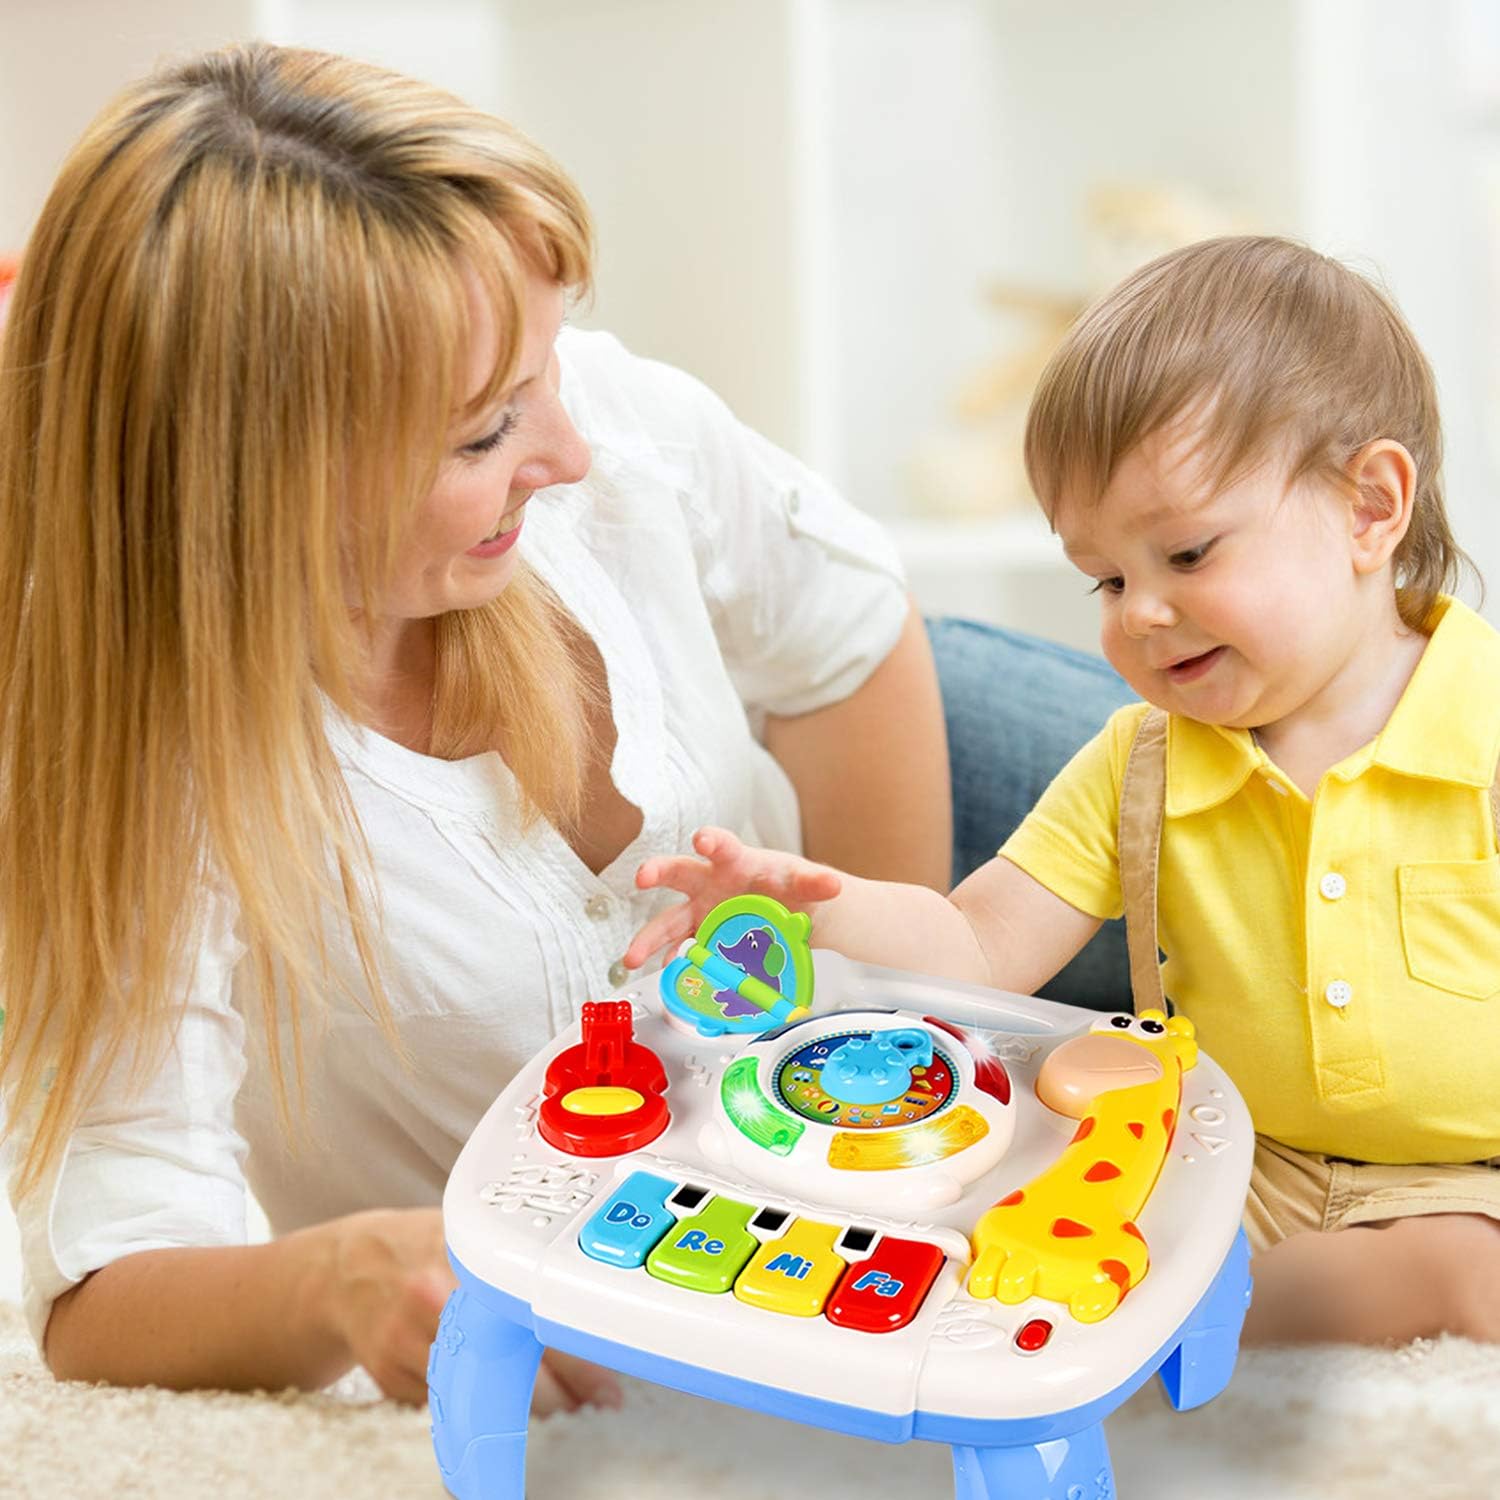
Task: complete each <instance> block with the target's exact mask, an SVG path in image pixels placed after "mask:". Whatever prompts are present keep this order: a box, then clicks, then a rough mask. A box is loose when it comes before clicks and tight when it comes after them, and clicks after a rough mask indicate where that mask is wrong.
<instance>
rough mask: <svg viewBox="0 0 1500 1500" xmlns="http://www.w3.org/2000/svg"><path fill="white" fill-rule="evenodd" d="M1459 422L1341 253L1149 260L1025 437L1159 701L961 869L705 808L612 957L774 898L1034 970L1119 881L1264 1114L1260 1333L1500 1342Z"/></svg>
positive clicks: (1483, 885)
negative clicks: (762, 829)
mask: <svg viewBox="0 0 1500 1500" xmlns="http://www.w3.org/2000/svg"><path fill="white" fill-rule="evenodd" d="M1441 448H1442V439H1441V431H1440V426H1439V422H1438V415H1437V402H1436V395H1435V390H1434V385H1433V379H1432V373H1431V370H1430V369H1429V367H1428V364H1427V361H1426V359H1425V358H1424V357H1423V355H1422V352H1421V350H1420V349H1419V348H1418V346H1417V344H1416V342H1415V340H1414V339H1413V337H1412V335H1411V332H1410V330H1409V329H1408V328H1407V327H1406V325H1405V323H1404V322H1403V321H1402V319H1401V316H1400V314H1399V313H1398V312H1397V311H1396V309H1395V307H1394V306H1393V305H1392V304H1391V303H1390V301H1389V300H1388V299H1387V298H1386V297H1385V296H1384V295H1383V294H1382V293H1381V292H1380V291H1379V290H1377V289H1376V288H1375V287H1374V286H1372V285H1371V284H1370V283H1369V282H1367V281H1366V280H1364V279H1363V278H1361V277H1360V276H1358V275H1356V274H1355V273H1354V272H1352V271H1350V270H1349V269H1347V268H1346V267H1344V266H1342V265H1340V264H1338V263H1337V262H1335V261H1331V260H1329V259H1326V258H1325V257H1323V256H1321V255H1317V254H1315V253H1313V252H1312V251H1310V250H1308V249H1306V248H1304V247H1302V246H1300V245H1296V244H1292V243H1290V242H1287V241H1285V240H1279V239H1269V238H1231V239H1220V240H1211V241H1207V242H1205V243H1202V244H1198V245H1193V246H1190V247H1189V248H1187V249H1185V250H1181V251H1178V252H1175V253H1173V254H1171V255H1167V256H1164V257H1162V258H1161V259H1159V260H1157V261H1155V262H1153V263H1152V264H1150V265H1148V266H1146V267H1145V268H1144V269H1142V270H1140V271H1138V272H1136V273H1135V274H1134V275H1132V276H1131V277H1129V278H1128V279H1127V280H1126V281H1125V282H1124V283H1122V284H1121V285H1120V286H1119V287H1117V288H1116V289H1115V290H1114V291H1113V292H1111V293H1110V294H1109V295H1108V296H1106V297H1105V298H1104V299H1103V300H1102V301H1100V302H1099V303H1098V304H1096V305H1095V306H1094V307H1093V308H1092V309H1091V310H1090V311H1088V312H1087V313H1086V314H1085V315H1084V316H1083V317H1082V319H1081V320H1080V321H1079V322H1078V323H1077V325H1076V326H1075V327H1074V328H1073V329H1072V331H1071V332H1070V334H1069V335H1068V337H1067V340H1066V341H1065V343H1064V344H1063V346H1062V348H1061V349H1059V351H1058V352H1057V354H1056V355H1055V356H1054V358H1053V359H1052V362H1051V364H1050V365H1049V366H1048V368H1047V370H1046V372H1045V374H1044V375H1043V377H1042V380H1041V384H1040V386H1039V388H1038V391H1037V394H1036V397H1035V399H1034V401H1033V403H1032V408H1031V413H1030V416H1029V419H1028V424H1027V432H1026V462H1027V467H1028V470H1029V473H1030V476H1031V480H1032V484H1033V486H1034V488H1035V490H1036V493H1037V495H1038V496H1039V497H1040V500H1041V504H1042V507H1043V509H1044V511H1045V512H1046V514H1047V517H1048V520H1049V521H1050V522H1051V524H1052V527H1053V529H1054V530H1055V531H1056V533H1057V534H1058V536H1059V537H1060V538H1061V539H1062V543H1063V547H1064V549H1065V551H1066V553H1067V556H1068V558H1069V559H1070V561H1071V562H1072V563H1073V564H1074V565H1075V566H1076V567H1077V568H1078V570H1079V571H1080V572H1081V573H1083V574H1085V575H1086V576H1087V577H1088V578H1090V579H1091V580H1093V588H1092V592H1094V593H1097V594H1098V595H1099V600H1100V610H1101V622H1100V640H1101V644H1102V647H1103V650H1104V654H1105V655H1106V656H1107V657H1108V658H1109V660H1110V662H1111V663H1112V664H1113V665H1114V666H1115V668H1116V669H1117V670H1118V671H1119V672H1120V673H1121V675H1122V676H1123V677H1124V678H1125V679H1126V681H1127V682H1128V683H1129V684H1130V686H1131V687H1132V688H1133V689H1134V690H1135V691H1136V692H1137V693H1139V695H1140V696H1141V697H1142V698H1143V699H1144V700H1145V702H1144V703H1138V704H1132V705H1130V706H1128V707H1126V708H1123V709H1121V710H1120V711H1119V712H1117V713H1116V714H1115V715H1114V716H1113V717H1112V718H1111V719H1110V721H1109V722H1108V724H1106V726H1105V727H1104V729H1103V730H1102V731H1101V732H1100V734H1099V735H1098V736H1097V737H1096V738H1095V739H1094V740H1093V741H1092V742H1091V743H1089V744H1088V745H1086V746H1085V747H1084V748H1083V749H1082V750H1080V751H1079V753H1078V754H1077V755H1076V756H1075V757H1074V759H1073V760H1072V762H1071V763H1070V764H1069V765H1068V766H1067V767H1066V768H1065V769H1064V770H1063V771H1062V772H1061V774H1060V775H1059V776H1058V777H1057V779H1056V780H1055V781H1054V782H1053V784H1052V785H1051V786H1050V787H1049V788H1048V790H1047V792H1046V793H1045V794H1044V795H1043V797H1042V799H1041V801H1040V802H1039V803H1038V805H1037V806H1036V808H1035V809H1034V810H1033V811H1032V813H1031V814H1030V815H1029V817H1028V818H1027V819H1026V821H1025V822H1024V823H1023V824H1022V825H1021V827H1020V828H1019V829H1017V830H1016V832H1015V833H1014V834H1013V835H1012V837H1011V838H1010V839H1009V840H1008V841H1007V842H1006V844H1005V846H1004V847H1003V848H1002V849H1001V850H1000V852H999V855H998V857H997V858H995V859H993V860H991V861H990V862H989V863H988V864H987V865H986V866H984V867H983V868H982V869H980V870H978V871H977V872H976V873H975V874H974V875H972V876H971V877H970V878H969V879H968V880H966V881H964V883H963V884H962V885H960V886H959V887H958V888H957V889H956V890H955V891H954V892H953V893H952V894H951V895H950V896H948V897H946V898H944V897H942V896H939V895H937V894H936V893H935V892H932V891H929V890H923V889H921V888H918V887H915V886H900V885H890V884H883V883H878V882H872V881H867V880H859V879H855V878H853V877H850V876H847V875H842V874H840V873H839V872H837V871H835V870H832V869H829V868H828V867H826V866H821V865H815V864H813V863H811V862H810V861H807V860H804V859H800V858H797V857H795V856H791V855H786V854H781V853H775V852H772V851H769V850H763V849H754V848H748V847H746V846H745V845H743V844H741V843H740V842H739V841H738V840H737V839H735V838H734V837H733V836H731V835H730V834H728V833H725V832H723V831H722V830H718V829H712V828H709V829H704V830H702V831H701V832H700V833H699V834H698V835H697V837H696V838H695V840H694V845H695V848H696V850H697V854H698V856H699V857H698V858H693V857H672V858H658V859H652V860H648V861H647V862H646V863H645V864H644V865H642V866H641V869H640V871H639V874H638V876H637V881H638V883H639V884H640V885H641V886H643V887H650V886H669V887H672V888H674V889H676V890H678V891H680V892H682V893H683V894H684V895H685V896H686V897H687V898H688V900H687V901H686V902H685V903H682V904H679V905H677V906H675V907H673V908H671V909H670V910H668V911H666V912H664V913H663V914H662V915H661V916H659V917H658V918H656V919H655V920H654V921H653V922H651V923H650V924H649V925H648V926H646V927H645V928H643V929H642V930H641V932H640V933H639V934H638V935H637V937H636V939H635V941H634V942H633V943H632V945H631V949H630V951H629V953H627V955H626V961H627V962H628V963H632V964H638V963H640V962H643V961H644V960H645V958H646V957H647V956H648V955H649V954H650V953H652V952H653V951H655V950H656V949H657V948H659V947H661V946H662V945H663V944H675V943H678V942H680V941H681V940H682V939H683V938H684V937H686V936H687V935H688V934H690V933H691V932H692V931H693V930H694V929H695V927H696V926H697V924H698V922H699V921H701V920H702V918H703V917H704V915H705V914H706V913H707V912H708V911H709V909H711V908H712V907H713V906H714V905H715V904H716V903H717V902H719V901H720V900H722V899H724V898H725V897H727V896H729V895H732V894H735V893H738V892H741V891H759V892H764V893H766V894H768V895H771V896H775V897H776V898H777V899H779V900H781V901H783V902H784V903H786V904H787V905H788V906H791V907H794V908H797V909H801V910H805V911H808V912H810V913H811V914H812V916H813V921H814V929H813V930H814V934H815V940H816V941H817V942H818V943H819V944H820V945H821V946H825V947H832V948H837V949H840V950H841V951H843V952H845V953H848V954H850V955H852V956H854V957H856V958H860V959H863V960H866V961H868V962H873V963H879V964H889V965H892V966H895V967H899V968H905V969H917V970H923V971H926V972H929V973H935V974H943V975H948V976H951V977H953V978H955V979H961V980H968V981H971V982H976V983H979V984H986V985H993V986H996V987H998V988H1001V989H1007V990H1014V991H1020V992H1023V993H1030V992H1033V991H1034V990H1035V989H1036V988H1037V986H1039V985H1040V984H1042V983H1044V982H1045V981H1046V980H1047V979H1048V978H1050V977H1051V975H1052V974H1054V973H1055V972H1056V971H1057V970H1058V969H1059V968H1061V967H1062V965H1063V964H1064V963H1066V962H1067V961H1068V959H1070V958H1071V957H1072V956H1073V955H1074V954H1075V953H1076V952H1077V951H1078V949H1079V948H1081V947H1082V946H1083V944H1084V943H1085V942H1086V941H1087V940H1088V939H1089V937H1090V936H1092V934H1093V933H1094V931H1095V930H1096V929H1097V927H1098V926H1099V924H1100V922H1101V921H1103V920H1104V919H1106V918H1109V917H1114V916H1118V915H1120V914H1121V912H1122V911H1123V912H1124V914H1125V916H1126V920H1127V926H1128V930H1129V934H1130V947H1131V969H1132V982H1133V984H1134V988H1135V998H1136V1005H1137V1008H1138V1009H1139V1008H1142V1007H1144V1006H1146V1005H1149V1004H1153V1003H1154V1004H1160V1003H1161V997H1162V994H1163V990H1165V993H1166V995H1168V996H1170V998H1171V1001H1172V1003H1173V1005H1174V1006H1175V1008H1176V1010H1177V1011H1178V1012H1180V1013H1182V1014H1184V1015H1186V1016H1187V1017H1188V1018H1189V1019H1190V1020H1191V1021H1192V1022H1193V1023H1194V1024H1195V1026H1196V1028H1197V1035H1198V1040H1199V1041H1200V1043H1201V1044H1202V1046H1203V1047H1204V1048H1205V1050H1206V1051H1207V1052H1208V1053H1209V1054H1210V1055H1211V1056H1212V1057H1214V1059H1215V1060H1216V1061H1217V1062H1219V1063H1220V1064H1222V1065H1223V1066H1224V1067H1225V1068H1226V1069H1227V1070H1228V1072H1229V1074H1230V1076H1231V1077H1232V1078H1233V1079H1234V1080H1235V1082H1236V1084H1237V1085H1238V1086H1239V1088H1240V1090H1241V1091H1242V1093H1243V1094H1244V1096H1245V1099H1246V1101H1247V1103H1248V1104H1249V1106H1250V1110H1251V1113H1252V1115H1253V1117H1254V1120H1255V1123H1256V1129H1257V1145H1256V1155H1255V1168H1254V1175H1253V1179H1252V1182H1251V1190H1250V1197H1249V1201H1248V1204H1247V1208H1246V1215H1245V1227H1246V1229H1247V1231H1248V1233H1249V1235H1250V1239H1251V1243H1252V1246H1253V1247H1254V1250H1255V1261H1254V1266H1253V1269H1254V1274H1255V1284H1256V1295H1255V1301H1254V1304H1253V1306H1252V1308H1251V1311H1250V1316H1249V1320H1248V1321H1247V1323H1246V1329H1245V1335H1246V1337H1247V1339H1253V1340H1258V1341H1261V1342H1270V1341H1288V1340H1303V1339H1305V1340H1314V1339H1332V1340H1352V1341H1361V1342H1374V1341H1381V1340H1387V1339H1399V1340H1406V1339H1410V1338H1413V1337H1417V1336H1425V1335H1432V1334H1436V1333H1438V1332H1440V1331H1444V1330H1448V1331H1452V1332H1456V1333H1460V1334H1465V1335H1468V1336H1470V1337H1473V1338H1480V1339H1487V1340H1497V1339H1500V1170H1497V1163H1496V1161H1495V1160H1494V1158H1496V1156H1497V1153H1500V1088H1496V1086H1495V1072H1496V1063H1497V1061H1500V855H1497V853H1496V849H1497V820H1500V789H1497V783H1496V769H1497V767H1496V761H1497V756H1500V635H1497V634H1496V632H1495V631H1494V630H1493V629H1492V628H1491V627H1490V626H1489V625H1487V624H1486V623H1485V622H1484V621H1483V620H1481V619H1480V618H1479V617H1478V616H1477V615H1476V614H1474V613H1473V612H1472V611H1471V610H1469V609H1468V608H1466V607H1465V606H1464V605H1463V604H1461V603H1459V602H1458V601H1457V600H1455V599H1453V598H1451V597H1449V595H1448V594H1447V593H1446V592H1444V591H1445V590H1446V589H1448V588H1451V587H1452V585H1453V583H1454V582H1455V580H1456V577H1457V574H1458V571H1459V568H1460V565H1461V564H1462V563H1463V562H1465V561H1466V559H1465V558H1464V557H1463V554H1462V553H1461V552H1460V551H1459V550H1458V548H1457V546H1456V545H1455V543H1454V541H1453V538H1452V536H1451V534H1450V532H1449V529H1448V524H1447V520H1446V517H1445V515H1444V511H1443V498H1442V488H1441V482H1440V478H1439V469H1440V461H1441ZM995 691H996V692H1004V691H1005V684H1004V683H1001V682H997V683H996V684H995ZM1159 951H1160V953H1164V954H1165V955H1166V962H1165V964H1164V965H1159Z"/></svg>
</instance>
